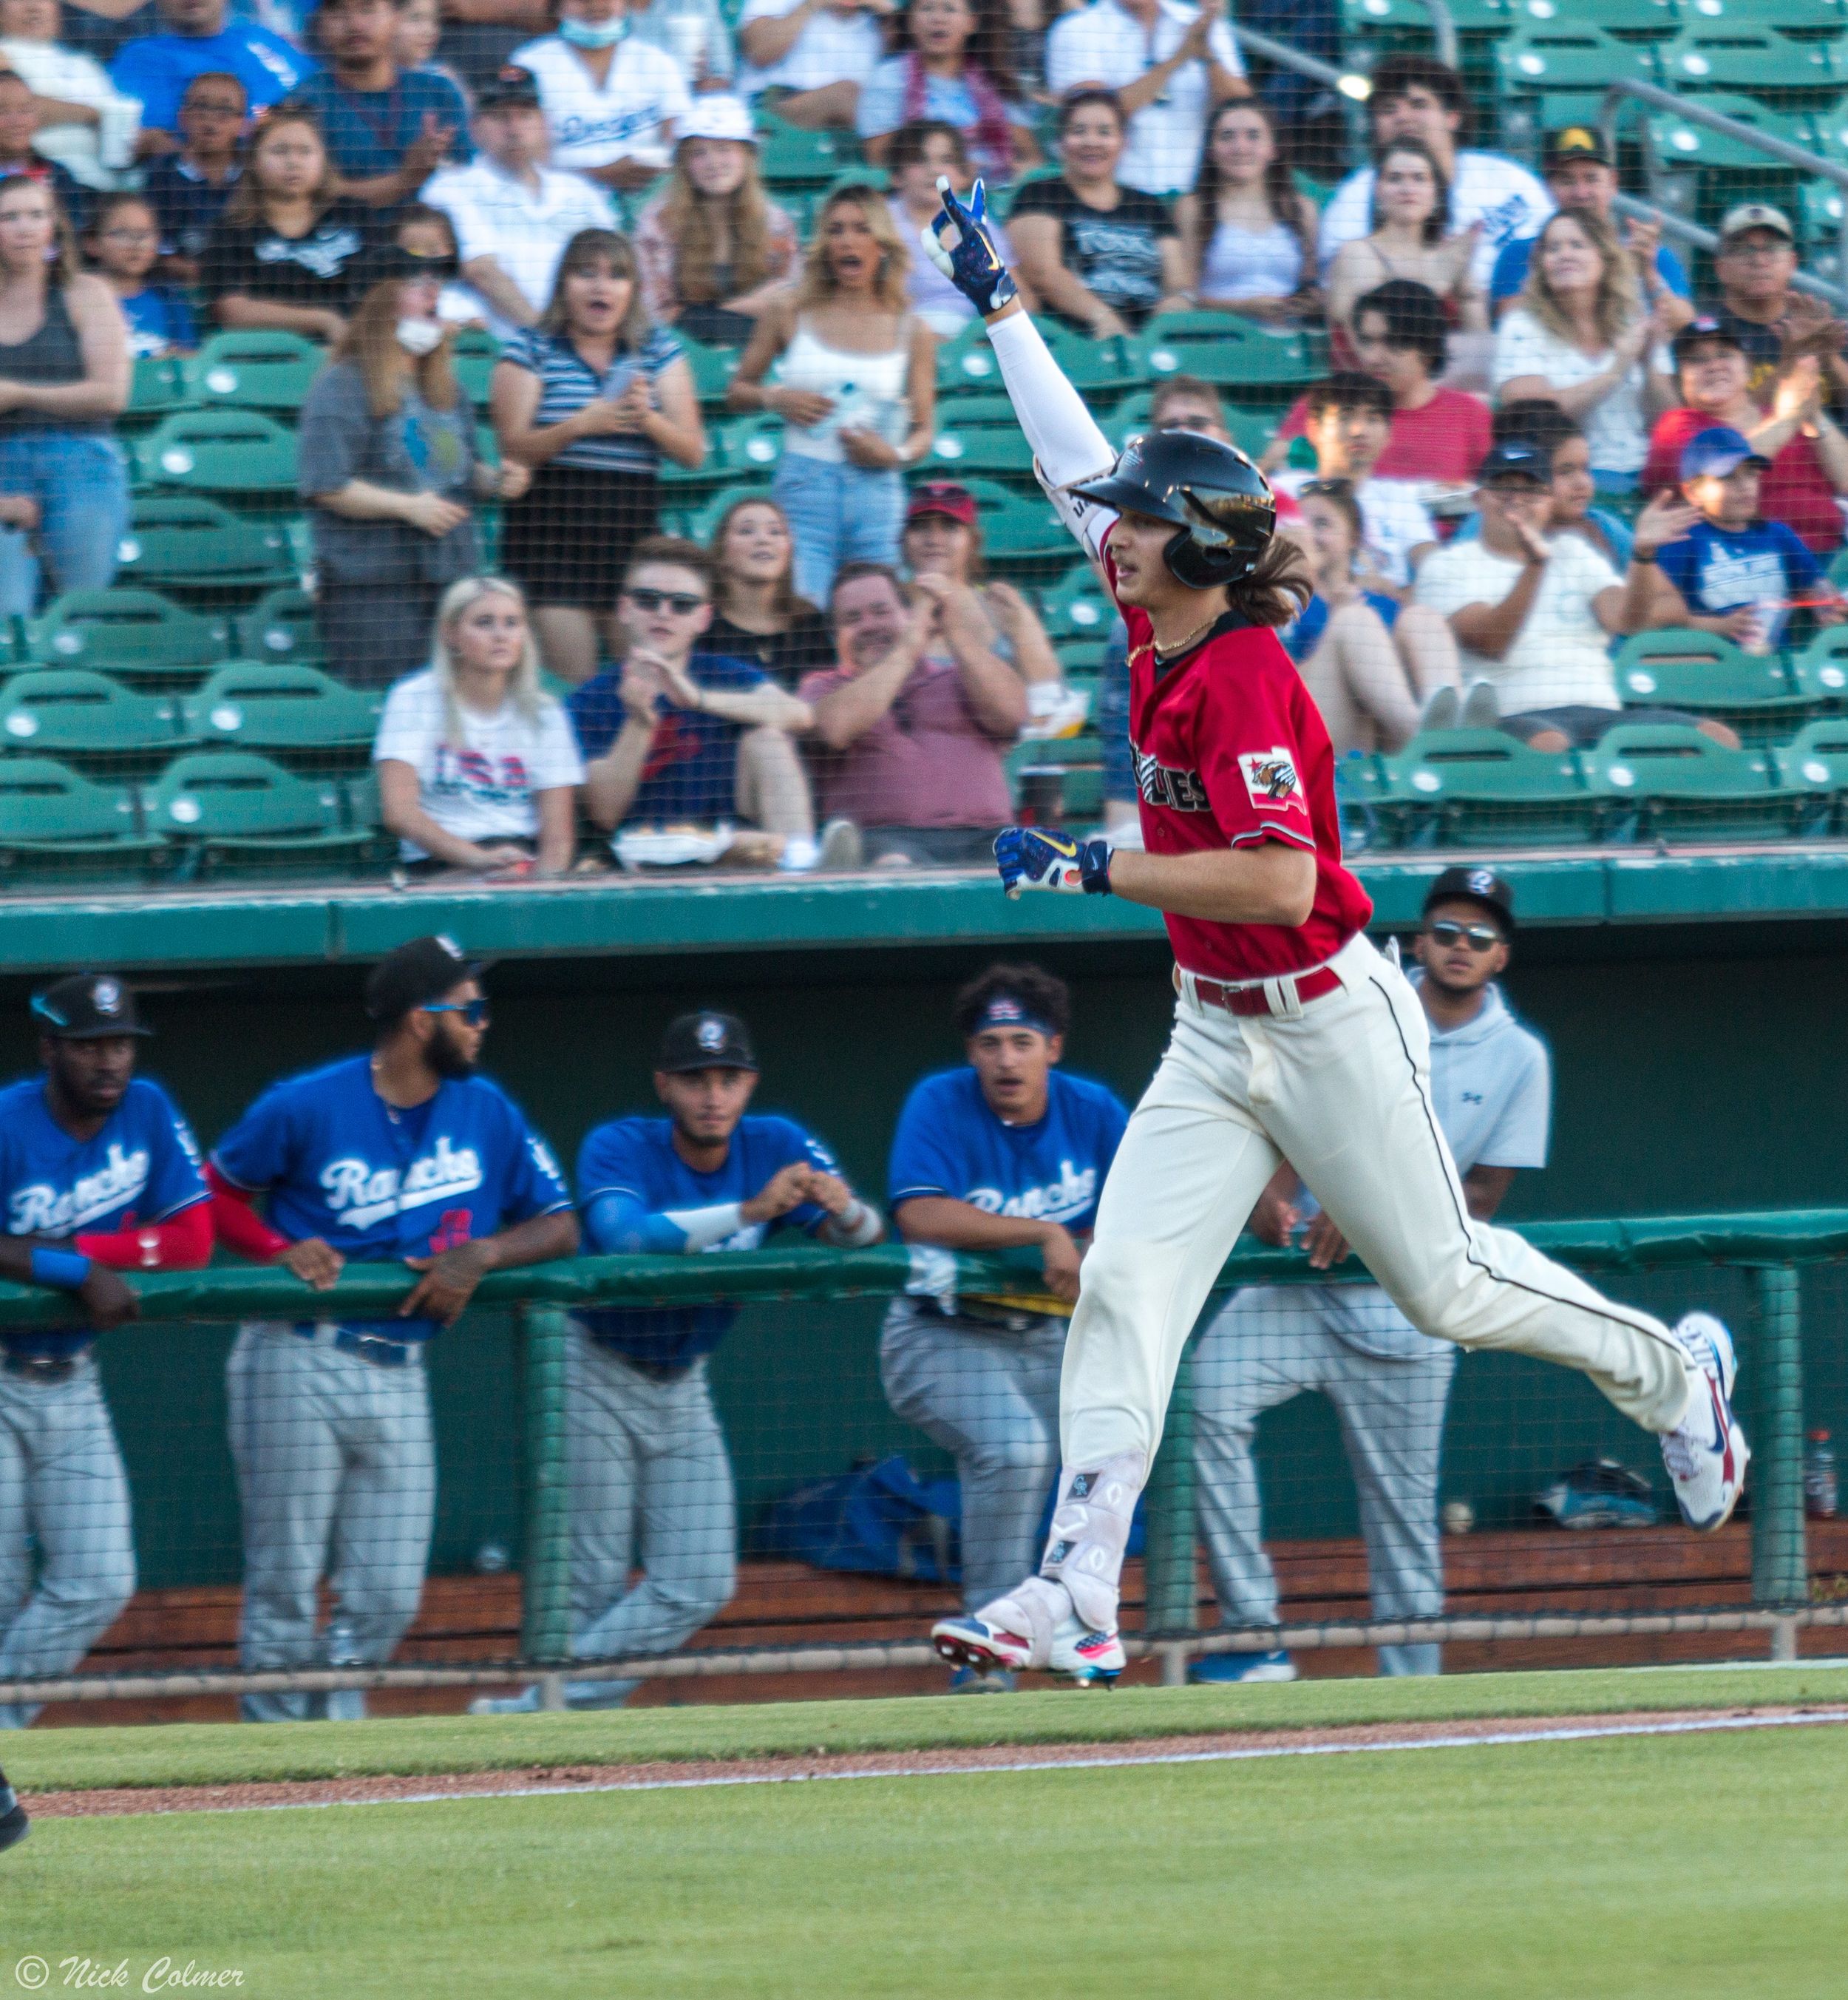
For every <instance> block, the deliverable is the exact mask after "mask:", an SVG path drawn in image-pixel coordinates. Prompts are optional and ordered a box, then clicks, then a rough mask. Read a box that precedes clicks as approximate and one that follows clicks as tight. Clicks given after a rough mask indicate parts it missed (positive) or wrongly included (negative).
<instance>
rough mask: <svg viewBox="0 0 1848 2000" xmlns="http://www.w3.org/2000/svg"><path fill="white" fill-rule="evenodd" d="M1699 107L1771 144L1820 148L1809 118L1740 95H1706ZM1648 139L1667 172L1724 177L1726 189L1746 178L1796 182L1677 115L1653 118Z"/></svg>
mask: <svg viewBox="0 0 1848 2000" xmlns="http://www.w3.org/2000/svg"><path fill="white" fill-rule="evenodd" d="M1700 103H1701V109H1703V110H1706V111H1715V112H1718V113H1719V115H1720V116H1721V117H1722V118H1730V119H1732V120H1733V121H1734V122H1735V123H1737V124H1740V125H1749V126H1750V127H1752V128H1753V130H1754V131H1758V132H1763V134H1765V135H1766V136H1767V137H1769V138H1773V139H1782V140H1784V141H1786V142H1787V144H1790V145H1793V146H1814V145H1815V144H1816V138H1817V135H1816V133H1815V128H1814V126H1813V125H1812V120H1811V119H1810V117H1809V116H1808V113H1804V112H1799V111H1786V110H1783V109H1780V108H1779V107H1778V106H1776V105H1773V104H1767V103H1765V102H1763V100H1762V99H1759V98H1756V97H1747V96H1746V95H1743V94H1742V93H1741V92H1736V91H1723V90H1715V91H1703V92H1701V94H1700ZM1649 139H1650V143H1651V144H1652V145H1653V146H1654V148H1655V149H1656V158H1658V159H1659V161H1661V162H1662V164H1663V166H1665V167H1666V168H1671V169H1672V168H1676V167H1698V168H1702V169H1703V170H1704V171H1706V172H1710V173H1712V174H1715V175H1718V176H1720V177H1721V186H1728V187H1730V186H1733V185H1734V184H1735V182H1737V180H1738V179H1739V177H1740V176H1741V175H1767V176H1770V177H1771V178H1773V180H1781V182H1782V183H1783V184H1789V183H1792V182H1795V181H1796V180H1797V179H1798V174H1797V171H1796V169H1795V168H1786V167H1780V165H1778V163H1777V161H1775V160H1773V159H1771V158H1769V157H1767V155H1765V154H1763V153H1761V152H1760V151H1759V150H1758V149H1757V148H1756V147H1755V146H1748V145H1747V144H1746V143H1745V141H1743V140H1742V139H1734V138H1732V137H1728V135H1727V134H1725V133H1723V132H1715V131H1714V130H1711V128H1710V127H1707V126H1705V125H1697V124H1696V123H1694V121H1693V120H1691V119H1687V118H1683V117H1681V116H1680V115H1679V114H1678V113H1675V112H1673V111H1656V112H1652V113H1650V116H1649ZM1717 219H1718V218H1717V217H1716V218H1715V220H1717Z"/></svg>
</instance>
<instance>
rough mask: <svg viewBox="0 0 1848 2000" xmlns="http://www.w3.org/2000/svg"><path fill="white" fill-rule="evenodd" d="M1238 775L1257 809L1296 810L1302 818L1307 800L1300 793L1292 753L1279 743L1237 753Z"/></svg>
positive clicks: (1280, 811)
mask: <svg viewBox="0 0 1848 2000" xmlns="http://www.w3.org/2000/svg"><path fill="white" fill-rule="evenodd" d="M1239 772H1240V776H1242V777H1243V779H1244V780H1245V790H1246V792H1247V793H1249V794H1250V799H1251V803H1252V804H1253V806H1254V807H1256V808H1257V811H1259V812H1260V813H1278V814H1282V813H1293V812H1294V813H1300V814H1302V817H1303V818H1304V819H1305V821H1306V820H1307V819H1308V818H1309V800H1308V799H1307V798H1306V797H1304V795H1303V790H1302V779H1301V777H1300V776H1298V773H1297V769H1296V753H1295V751H1293V750H1286V749H1285V748H1282V747H1281V745H1279V746H1278V748H1274V749H1271V750H1246V751H1242V752H1240V755H1239Z"/></svg>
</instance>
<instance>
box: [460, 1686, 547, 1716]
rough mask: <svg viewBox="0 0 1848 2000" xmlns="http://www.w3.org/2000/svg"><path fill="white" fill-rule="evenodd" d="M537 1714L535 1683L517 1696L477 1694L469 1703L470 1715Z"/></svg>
mask: <svg viewBox="0 0 1848 2000" xmlns="http://www.w3.org/2000/svg"><path fill="white" fill-rule="evenodd" d="M469 1714H470V1715H537V1714H539V1685H538V1683H537V1682H534V1684H533V1685H532V1686H531V1687H529V1688H527V1689H524V1690H522V1692H521V1693H518V1694H478V1695H477V1696H476V1697H475V1698H474V1700H473V1701H471V1702H470V1703H469Z"/></svg>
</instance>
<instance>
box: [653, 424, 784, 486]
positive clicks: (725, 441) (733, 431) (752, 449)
mask: <svg viewBox="0 0 1848 2000" xmlns="http://www.w3.org/2000/svg"><path fill="white" fill-rule="evenodd" d="M782 453H783V422H782V418H780V417H773V416H769V415H750V416H737V417H726V416H719V415H713V416H709V418H707V419H706V463H705V464H703V465H700V466H698V467H689V466H685V465H676V464H674V463H673V461H672V460H670V459H663V460H662V461H661V465H660V475H659V476H660V485H661V488H662V498H663V501H664V504H666V505H677V506H681V507H684V506H685V505H688V504H689V502H688V495H692V494H695V493H697V492H699V491H711V489H712V488H714V487H716V486H723V485H724V484H726V482H727V481H733V480H738V479H751V478H754V477H761V475H763V474H767V473H768V472H770V471H771V470H773V469H774V468H775V464H776V462H777V460H778V459H779V458H781V457H782Z"/></svg>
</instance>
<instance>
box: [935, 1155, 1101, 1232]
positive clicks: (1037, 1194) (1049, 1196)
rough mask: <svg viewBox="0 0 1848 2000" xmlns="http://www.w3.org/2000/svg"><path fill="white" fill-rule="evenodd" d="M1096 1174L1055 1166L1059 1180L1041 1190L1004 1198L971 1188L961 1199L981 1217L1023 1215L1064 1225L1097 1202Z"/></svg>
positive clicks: (990, 1190)
mask: <svg viewBox="0 0 1848 2000" xmlns="http://www.w3.org/2000/svg"><path fill="white" fill-rule="evenodd" d="M1096 1199H1097V1168H1095V1167H1087V1168H1085V1169H1084V1170H1083V1172H1082V1173H1080V1172H1079V1171H1078V1170H1077V1168H1075V1167H1074V1166H1073V1165H1072V1163H1071V1161H1070V1160H1061V1161H1059V1178H1058V1179H1057V1180H1056V1181H1048V1182H1046V1184H1045V1186H1044V1187H1035V1188H1026V1189H1022V1190H1021V1193H1018V1194H1014V1195H1004V1194H1003V1193H1001V1191H1000V1189H999V1188H985V1187H978V1188H971V1189H969V1193H967V1194H966V1195H965V1196H963V1200H965V1201H966V1202H967V1203H969V1206H970V1207H972V1208H979V1209H980V1210H981V1211H982V1212H983V1214H984V1215H1024V1216H1026V1217H1028V1218H1029V1219H1030V1220H1033V1221H1035V1222H1066V1221H1069V1220H1070V1219H1071V1218H1072V1217H1073V1216H1075V1215H1082V1214H1083V1213H1084V1211H1085V1210H1087V1208H1089V1207H1090V1205H1091V1203H1092V1202H1093V1201H1094V1200H1096Z"/></svg>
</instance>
